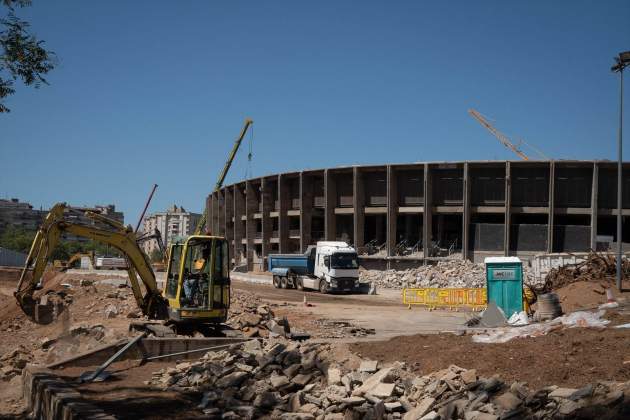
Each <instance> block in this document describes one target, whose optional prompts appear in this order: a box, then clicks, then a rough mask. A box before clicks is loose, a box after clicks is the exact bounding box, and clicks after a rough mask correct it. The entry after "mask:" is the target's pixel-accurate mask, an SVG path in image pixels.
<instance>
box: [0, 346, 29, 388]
mask: <svg viewBox="0 0 630 420" xmlns="http://www.w3.org/2000/svg"><path fill="white" fill-rule="evenodd" d="M32 360H33V353H32V352H31V351H30V350H29V349H27V348H26V347H25V346H23V345H19V346H17V347H16V348H15V349H14V350H12V351H9V352H7V353H5V354H4V355H2V357H0V380H1V381H5V382H8V381H10V380H11V379H13V378H14V377H15V376H20V375H21V374H22V369H24V367H25V366H26V364H27V363H31V362H32Z"/></svg>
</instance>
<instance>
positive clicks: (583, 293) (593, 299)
mask: <svg viewBox="0 0 630 420" xmlns="http://www.w3.org/2000/svg"><path fill="white" fill-rule="evenodd" d="M603 284H604V283H601V282H590V281H589V282H587V281H581V282H577V283H572V284H569V285H567V286H564V287H561V288H560V289H558V290H556V291H555V293H556V294H557V295H558V298H559V299H560V304H561V305H562V310H563V311H564V312H573V311H576V310H579V309H594V308H597V307H598V306H599V305H601V304H602V303H606V302H607V300H606V289H605V288H604V287H603ZM611 290H612V291H613V296H615V297H616V298H619V297H622V295H621V294H620V293H619V292H618V291H617V289H616V288H612V289H611ZM626 294H627V293H626Z"/></svg>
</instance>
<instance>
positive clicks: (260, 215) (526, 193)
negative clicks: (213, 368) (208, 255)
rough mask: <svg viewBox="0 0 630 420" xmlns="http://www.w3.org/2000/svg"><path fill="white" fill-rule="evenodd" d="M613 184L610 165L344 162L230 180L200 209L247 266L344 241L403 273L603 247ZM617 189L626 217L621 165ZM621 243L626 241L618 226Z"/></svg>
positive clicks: (611, 236)
mask: <svg viewBox="0 0 630 420" xmlns="http://www.w3.org/2000/svg"><path fill="white" fill-rule="evenodd" d="M626 174H627V175H626ZM616 185H617V170H616V164H615V163H614V162H611V161H564V160H563V161H477V162H472V161H471V162H427V163H411V164H392V165H375V166H351V167H338V168H329V169H319V170H304V171H301V172H290V173H281V174H276V175H267V176H263V177H259V178H253V179H248V180H245V181H242V182H237V183H235V184H232V185H228V186H225V187H223V188H222V189H221V190H219V191H217V192H214V193H212V194H210V195H209V196H208V198H207V202H206V212H207V217H208V220H209V227H210V230H211V232H212V233H213V234H219V235H222V236H225V237H226V238H227V239H228V240H229V243H230V244H231V255H232V264H233V265H237V266H243V265H246V266H247V269H248V270H249V271H261V270H264V269H265V260H266V258H265V257H266V256H267V255H269V254H273V253H278V252H280V253H297V252H303V251H305V250H306V248H307V246H308V245H310V244H314V243H315V242H317V241H318V240H344V241H347V242H348V243H351V244H353V245H354V246H355V247H357V249H358V251H359V254H360V257H361V258H360V261H361V264H362V265H364V266H368V267H370V268H376V267H380V268H387V267H389V268H404V267H409V266H414V265H418V264H423V263H425V262H427V261H431V260H440V259H444V258H466V259H470V260H474V261H481V260H482V259H483V258H484V257H485V256H489V255H516V256H519V257H522V258H525V259H527V258H531V257H533V256H534V255H536V254H539V253H552V252H580V251H587V250H589V249H600V250H603V249H606V248H609V247H611V246H613V244H614V242H616V240H617V238H616V218H615V217H616V214H617V212H616V206H617V204H616V203H617V201H616V200H617V198H616V197H617V187H616ZM623 191H624V192H623V211H622V215H623V216H624V219H627V218H628V216H630V171H628V164H624V178H623ZM506 226H507V227H508V228H507V229H506ZM622 240H623V242H624V243H626V242H630V226H628V223H625V221H624V230H623V235H622Z"/></svg>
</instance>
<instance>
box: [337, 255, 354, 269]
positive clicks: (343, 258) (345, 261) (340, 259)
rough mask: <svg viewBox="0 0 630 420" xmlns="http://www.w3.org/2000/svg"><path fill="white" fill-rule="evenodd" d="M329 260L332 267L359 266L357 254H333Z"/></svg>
mask: <svg viewBox="0 0 630 420" xmlns="http://www.w3.org/2000/svg"><path fill="white" fill-rule="evenodd" d="M331 260H332V261H331V266H332V268H359V263H358V261H357V254H350V253H344V254H333V255H332V258H331Z"/></svg>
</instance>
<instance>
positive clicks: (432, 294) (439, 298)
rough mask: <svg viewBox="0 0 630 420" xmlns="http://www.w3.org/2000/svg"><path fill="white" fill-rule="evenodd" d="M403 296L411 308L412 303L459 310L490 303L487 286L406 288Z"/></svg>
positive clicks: (474, 308) (475, 308)
mask: <svg viewBox="0 0 630 420" xmlns="http://www.w3.org/2000/svg"><path fill="white" fill-rule="evenodd" d="M402 298H403V304H405V305H407V306H409V309H411V305H423V306H427V307H428V308H429V309H435V308H438V307H445V308H449V309H451V310H453V309H455V310H459V308H460V307H470V308H472V309H473V310H482V309H485V307H486V305H487V303H488V292H487V290H486V288H485V287H484V288H461V289H440V288H436V287H427V288H418V289H413V288H409V289H408V288H405V289H403V291H402Z"/></svg>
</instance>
